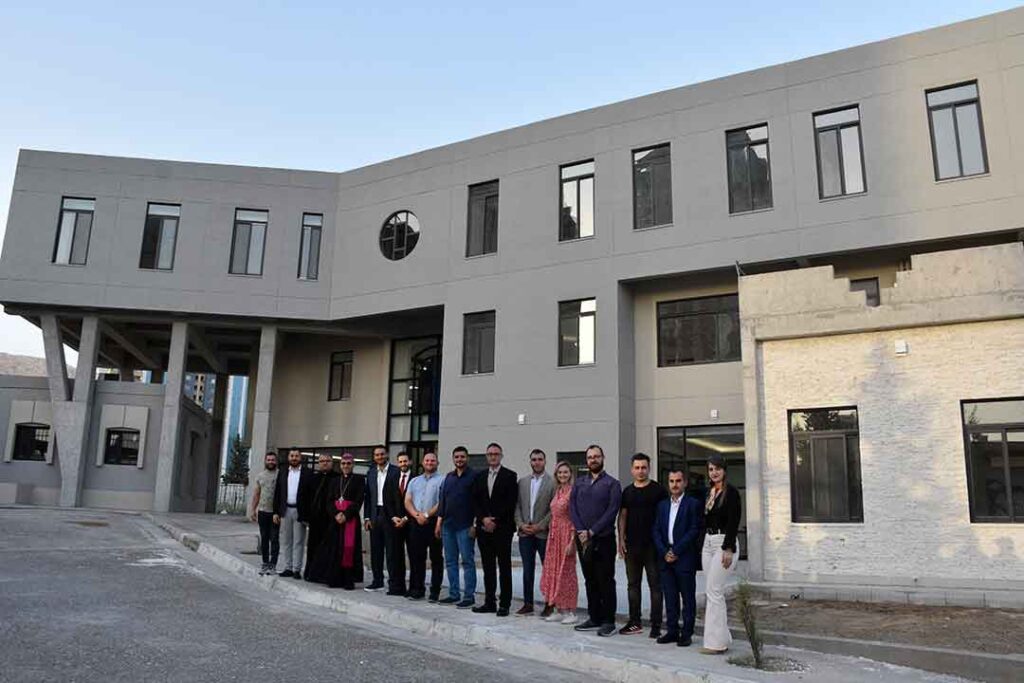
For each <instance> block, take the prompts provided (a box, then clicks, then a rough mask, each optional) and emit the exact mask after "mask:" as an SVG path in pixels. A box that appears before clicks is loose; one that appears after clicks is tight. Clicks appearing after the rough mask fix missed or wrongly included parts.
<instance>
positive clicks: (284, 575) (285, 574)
mask: <svg viewBox="0 0 1024 683" xmlns="http://www.w3.org/2000/svg"><path fill="white" fill-rule="evenodd" d="M278 576H280V577H281V578H282V579H287V578H288V577H289V576H295V574H294V572H292V570H291V569H285V570H284V571H283V572H281V573H280V574H278Z"/></svg>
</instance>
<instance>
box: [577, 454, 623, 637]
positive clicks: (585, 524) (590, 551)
mask: <svg viewBox="0 0 1024 683" xmlns="http://www.w3.org/2000/svg"><path fill="white" fill-rule="evenodd" d="M587 470H589V476H586V477H579V478H577V479H576V484H575V485H574V486H573V488H572V495H571V497H570V498H569V514H570V516H571V517H572V523H573V526H575V527H576V549H577V551H578V552H579V556H580V567H581V568H582V569H583V579H584V581H585V582H586V585H587V611H588V612H589V617H588V619H587V620H586V621H584V622H583V623H582V624H580V625H578V626H577V627H576V630H577V631H597V635H599V636H605V637H607V636H611V635H614V634H615V551H616V547H615V516H616V515H617V514H618V513H619V504H620V502H621V500H622V487H621V486H620V485H619V481H618V480H617V479H615V478H614V477H612V476H611V475H610V474H608V473H607V472H605V471H604V451H603V450H602V449H601V447H600V446H597V445H591V446H590V447H588V448H587Z"/></svg>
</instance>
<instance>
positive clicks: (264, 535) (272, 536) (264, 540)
mask: <svg viewBox="0 0 1024 683" xmlns="http://www.w3.org/2000/svg"><path fill="white" fill-rule="evenodd" d="M256 523H257V524H259V525H260V556H261V557H262V558H263V564H270V565H274V566H277V554H278V553H279V552H280V550H281V540H280V539H281V526H280V525H278V524H274V513H273V512H263V511H262V510H261V511H260V512H257V513H256Z"/></svg>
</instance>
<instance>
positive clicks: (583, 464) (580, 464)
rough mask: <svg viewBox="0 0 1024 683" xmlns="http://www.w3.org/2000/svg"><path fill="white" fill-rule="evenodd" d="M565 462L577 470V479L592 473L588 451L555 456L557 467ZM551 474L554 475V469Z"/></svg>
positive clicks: (562, 453) (566, 452)
mask: <svg viewBox="0 0 1024 683" xmlns="http://www.w3.org/2000/svg"><path fill="white" fill-rule="evenodd" d="M563 460H564V461H565V462H567V463H568V464H569V466H570V467H572V468H573V469H575V470H576V476H577V477H580V476H584V475H586V474H588V473H589V472H590V470H588V469H587V452H586V451H558V453H556V454H555V465H556V466H557V465H558V463H560V462H562V461H563ZM605 464H606V465H607V464H608V463H607V462H606V463H605ZM551 473H552V474H554V468H552V470H551Z"/></svg>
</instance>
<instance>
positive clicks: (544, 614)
mask: <svg viewBox="0 0 1024 683" xmlns="http://www.w3.org/2000/svg"><path fill="white" fill-rule="evenodd" d="M554 612H555V606H554V605H544V609H543V610H542V611H541V613H540V618H541V619H547V618H548V617H550V616H551V615H552V614H554Z"/></svg>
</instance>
